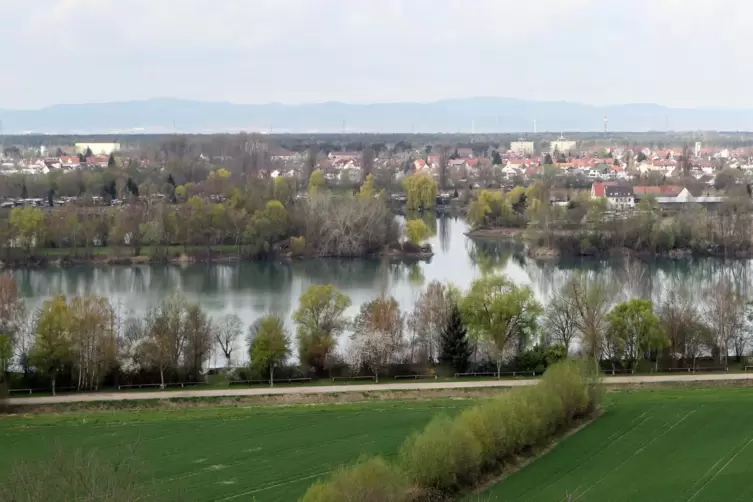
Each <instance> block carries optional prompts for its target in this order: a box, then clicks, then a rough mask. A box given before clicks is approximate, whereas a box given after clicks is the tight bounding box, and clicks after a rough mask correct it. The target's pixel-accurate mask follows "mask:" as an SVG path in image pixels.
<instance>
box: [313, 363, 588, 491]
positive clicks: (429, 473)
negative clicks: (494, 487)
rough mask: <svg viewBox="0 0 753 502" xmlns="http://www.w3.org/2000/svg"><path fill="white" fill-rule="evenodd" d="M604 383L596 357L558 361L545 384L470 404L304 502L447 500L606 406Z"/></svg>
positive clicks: (323, 485)
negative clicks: (391, 457)
mask: <svg viewBox="0 0 753 502" xmlns="http://www.w3.org/2000/svg"><path fill="white" fill-rule="evenodd" d="M600 397H601V385H600V381H599V373H598V372H597V371H596V365H595V364H594V363H593V362H592V361H583V360H579V361H576V360H567V361H562V362H559V363H557V364H555V365H553V366H551V367H550V368H549V369H548V370H547V371H546V373H545V374H544V377H543V378H542V379H541V381H540V382H539V384H538V385H535V386H533V387H526V388H519V389H515V390H513V391H510V392H508V393H506V394H504V395H502V396H500V397H499V398H495V399H493V400H489V401H487V402H484V403H482V404H479V405H477V406H474V407H472V408H469V409H467V410H465V411H464V412H463V413H461V414H460V415H459V416H458V417H456V418H454V419H452V418H449V417H446V416H439V417H437V418H435V419H434V420H432V421H431V422H430V423H429V424H428V425H427V426H426V428H425V429H424V430H423V431H421V432H417V433H415V434H413V435H412V436H410V437H409V438H408V439H407V440H406V441H405V443H404V444H403V446H402V447H401V448H400V452H399V455H398V459H397V462H396V464H395V465H390V464H388V463H387V462H385V461H384V460H383V459H382V458H380V457H374V458H370V459H363V460H361V461H360V462H359V463H357V464H356V465H354V466H351V467H344V468H341V469H340V470H338V471H337V472H335V473H334V474H333V475H332V476H331V478H330V479H329V480H328V481H319V482H317V483H316V484H314V485H313V486H311V487H310V488H309V490H308V491H307V492H306V494H305V495H304V497H303V499H302V500H303V502H356V501H363V502H411V501H418V500H441V499H445V498H447V497H449V496H451V495H453V494H456V493H458V492H460V491H462V490H463V489H467V488H469V487H471V486H473V485H475V484H476V483H477V482H478V480H479V479H480V478H481V477H482V476H483V475H484V474H488V473H491V472H495V471H498V470H499V468H500V467H501V466H503V465H504V463H505V462H507V461H509V460H510V459H512V458H514V457H515V456H516V455H519V454H521V453H524V452H526V451H528V450H529V449H530V448H531V447H534V446H536V445H540V444H543V443H546V442H548V441H549V440H550V439H551V438H552V437H553V436H554V435H555V434H557V433H558V432H561V431H563V430H566V429H567V428H569V427H570V426H571V425H572V424H573V422H574V421H575V420H577V419H578V418H581V417H584V416H587V415H589V414H590V413H591V412H592V411H594V409H595V408H596V407H597V406H598V403H599V400H600Z"/></svg>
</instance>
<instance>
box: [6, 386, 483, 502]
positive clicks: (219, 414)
mask: <svg viewBox="0 0 753 502" xmlns="http://www.w3.org/2000/svg"><path fill="white" fill-rule="evenodd" d="M472 403H473V401H472V400H434V401H389V402H379V403H373V402H372V403H362V404H334V405H333V404H328V405H310V406H302V405H301V406H288V407H284V406H270V407H246V408H244V407H227V408H184V409H176V410H149V411H118V412H89V413H67V414H58V415H36V416H30V417H13V416H11V417H4V418H0V477H1V476H2V475H4V474H6V473H7V472H8V470H9V469H11V467H12V465H13V464H14V463H15V462H17V461H18V460H19V459H27V460H34V459H40V458H43V457H45V456H48V455H50V454H51V452H53V451H54V450H55V448H57V446H56V444H55V443H56V442H57V443H58V445H59V446H62V447H64V448H67V449H73V448H78V447H81V448H83V449H87V450H88V449H96V451H98V452H99V454H101V455H104V456H108V455H110V456H114V455H118V454H119V453H120V452H122V451H123V450H124V448H123V447H124V446H125V445H129V444H134V443H135V451H136V452H137V456H138V460H139V464H140V469H141V471H142V475H141V477H142V478H143V483H145V484H147V485H148V491H149V492H150V494H151V495H152V496H153V499H154V500H160V501H163V500H164V501H169V500H180V501H183V500H196V501H209V500H212V501H220V500H238V501H241V500H243V501H246V500H256V501H285V502H290V501H294V500H297V499H298V498H299V497H300V496H301V495H302V494H303V493H304V492H305V491H306V489H307V488H308V486H309V485H310V484H311V483H313V481H314V480H315V479H316V478H317V477H318V476H320V475H322V474H325V473H327V472H328V471H330V470H331V469H333V468H334V467H337V466H338V465H340V464H342V463H349V462H353V461H355V460H356V459H357V458H358V457H359V455H361V454H369V453H380V454H384V455H386V456H390V455H394V454H395V452H396V451H397V449H398V447H399V446H400V445H401V444H402V442H403V440H404V439H405V437H406V436H407V435H408V434H409V433H410V432H411V431H413V430H416V429H419V428H422V427H423V426H424V425H425V424H426V423H427V422H428V421H429V420H430V418H431V417H433V416H434V415H436V414H438V413H441V412H446V413H449V414H454V413H457V412H458V411H459V410H461V409H463V408H464V407H466V406H468V405H470V404H472Z"/></svg>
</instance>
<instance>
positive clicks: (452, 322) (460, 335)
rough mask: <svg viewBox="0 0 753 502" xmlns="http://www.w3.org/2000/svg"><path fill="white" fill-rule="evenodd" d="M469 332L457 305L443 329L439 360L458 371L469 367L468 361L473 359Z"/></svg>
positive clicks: (461, 371) (460, 371)
mask: <svg viewBox="0 0 753 502" xmlns="http://www.w3.org/2000/svg"><path fill="white" fill-rule="evenodd" d="M467 334H468V330H467V329H466V327H465V324H463V320H462V319H461V317H460V310H459V309H458V307H457V305H455V306H454V307H453V308H452V313H451V314H450V317H449V319H448V320H447V325H446V326H445V328H444V329H443V330H442V337H441V341H440V344H441V352H440V355H439V360H440V362H441V363H442V364H445V365H447V366H450V367H451V368H452V369H454V370H455V371H456V372H458V373H463V372H464V371H466V370H467V369H468V363H469V361H470V359H471V348H470V346H469V344H468V336H467Z"/></svg>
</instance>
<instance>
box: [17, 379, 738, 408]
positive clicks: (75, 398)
mask: <svg viewBox="0 0 753 502" xmlns="http://www.w3.org/2000/svg"><path fill="white" fill-rule="evenodd" d="M603 381H604V384H605V385H607V386H614V387H617V388H619V387H622V386H624V385H643V384H648V385H650V384H664V383H668V384H672V383H683V382H685V383H692V384H697V383H701V384H702V383H704V382H733V381H749V382H751V381H753V373H732V374H703V375H636V376H624V377H605V378H604V380H603ZM537 383H538V380H537V379H534V378H526V379H521V380H484V381H477V382H465V381H460V382H431V383H426V382H424V383H421V382H411V383H388V384H364V385H334V386H332V385H322V386H310V387H305V386H304V387H274V388H268V387H265V388H251V389H205V390H179V391H169V392H147V393H139V392H135V393H127V392H126V393H112V392H107V393H102V394H96V393H86V394H69V395H62V396H44V397H29V398H25V397H22V398H10V399H8V400H7V401H8V404H10V405H13V406H24V405H46V404H62V403H84V402H120V401H150V400H151V401H159V400H178V399H184V398H220V397H222V398H233V397H251V396H255V397H259V396H262V397H269V396H279V395H291V394H292V395H311V394H344V393H359V392H360V393H371V392H390V391H394V392H402V391H421V390H426V391H430V390H469V389H475V390H483V389H505V388H510V387H525V386H530V385H536V384H537Z"/></svg>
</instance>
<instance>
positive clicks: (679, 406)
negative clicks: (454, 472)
mask: <svg viewBox="0 0 753 502" xmlns="http://www.w3.org/2000/svg"><path fill="white" fill-rule="evenodd" d="M605 408H606V412H605V414H604V415H603V416H602V417H601V418H599V419H598V420H596V421H595V422H594V423H592V424H591V425H589V426H588V427H586V428H585V429H583V430H582V431H580V432H578V433H577V434H575V435H573V436H571V437H570V438H568V439H566V440H564V441H562V443H560V444H559V445H558V446H556V447H555V448H554V449H553V450H552V451H551V452H549V453H548V454H546V455H544V456H542V457H540V458H539V459H537V460H536V461H535V462H533V463H532V464H530V465H528V466H527V467H525V468H524V469H522V470H520V471H519V472H517V473H515V474H513V475H511V476H510V477H509V478H507V479H506V480H504V481H502V482H500V483H498V484H497V485H495V486H493V487H492V488H491V489H489V490H487V491H486V492H484V493H482V494H480V495H474V496H472V497H468V498H467V500H468V501H532V502H533V501H535V502H547V501H552V502H554V501H562V502H567V501H569V500H571V501H576V500H577V501H583V502H585V501H593V502H618V501H625V502H628V501H630V502H637V501H646V502H663V501H694V502H701V501H733V500H746V501H747V500H753V390H750V389H735V388H727V389H713V390H712V389H684V390H660V391H637V392H620V393H615V394H611V395H609V396H608V398H607V401H606V404H605Z"/></svg>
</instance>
